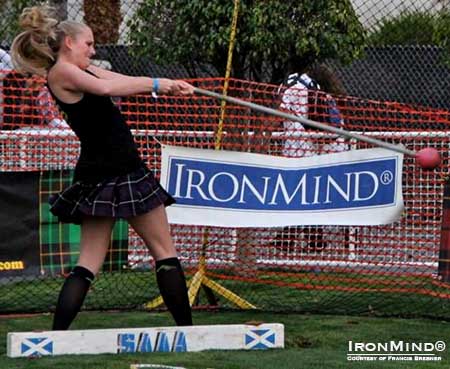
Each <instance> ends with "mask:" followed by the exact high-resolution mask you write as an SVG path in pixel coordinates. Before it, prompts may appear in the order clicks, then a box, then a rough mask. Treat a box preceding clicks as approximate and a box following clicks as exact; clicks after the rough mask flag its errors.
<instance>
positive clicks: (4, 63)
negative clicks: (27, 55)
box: [0, 49, 13, 73]
mask: <svg viewBox="0 0 450 369" xmlns="http://www.w3.org/2000/svg"><path fill="white" fill-rule="evenodd" d="M11 69H13V65H12V61H11V56H9V54H8V53H7V52H6V51H5V50H3V49H0V73H4V72H5V71H9V70H11Z"/></svg>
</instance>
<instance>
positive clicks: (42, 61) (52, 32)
mask: <svg viewBox="0 0 450 369" xmlns="http://www.w3.org/2000/svg"><path fill="white" fill-rule="evenodd" d="M53 14H54V9H53V8H51V7H48V6H33V7H30V8H25V9H24V10H23V11H22V14H21V16H20V18H19V22H20V27H21V28H22V29H23V32H21V33H19V34H18V35H17V36H16V37H15V39H14V41H13V43H12V46H11V58H12V61H13V65H14V68H15V69H16V70H17V71H19V72H21V73H25V74H37V75H40V76H46V74H47V71H48V70H49V69H50V67H51V66H53V64H55V62H56V57H57V54H58V52H59V49H60V46H61V43H62V41H63V39H64V37H65V36H70V37H73V38H75V37H76V36H77V35H78V34H79V33H81V31H82V30H83V29H85V28H86V27H87V26H86V25H85V24H83V23H79V22H74V21H69V20H65V21H62V22H58V20H57V19H56V18H54V17H53Z"/></svg>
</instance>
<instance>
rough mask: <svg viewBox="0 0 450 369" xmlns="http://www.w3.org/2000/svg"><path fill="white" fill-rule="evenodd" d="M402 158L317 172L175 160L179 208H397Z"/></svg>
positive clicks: (172, 186) (171, 187)
mask: <svg viewBox="0 0 450 369" xmlns="http://www.w3.org/2000/svg"><path fill="white" fill-rule="evenodd" d="M396 168H397V162H396V158H387V159H386V158H383V159H379V160H370V161H364V162H361V161H355V162H350V163H343V164H333V165H322V166H317V167H311V168H299V169H292V168H288V169H286V168H273V167H261V166H254V165H243V164H233V163H219V162H216V161H208V160H193V159H188V160H187V159H185V158H171V160H170V166H169V181H168V191H169V192H170V193H171V194H172V196H174V197H175V198H176V200H177V203H178V204H182V205H189V206H209V207H220V208H230V209H250V210H263V209H264V210H286V211H290V210H291V211H292V210H293V211H298V210H309V211H311V210H325V211H326V210H336V209H350V208H363V207H370V206H377V207H378V206H386V205H392V204H393V203H394V201H395V196H396V191H397V188H396V179H397V178H396V177H397V172H396Z"/></svg>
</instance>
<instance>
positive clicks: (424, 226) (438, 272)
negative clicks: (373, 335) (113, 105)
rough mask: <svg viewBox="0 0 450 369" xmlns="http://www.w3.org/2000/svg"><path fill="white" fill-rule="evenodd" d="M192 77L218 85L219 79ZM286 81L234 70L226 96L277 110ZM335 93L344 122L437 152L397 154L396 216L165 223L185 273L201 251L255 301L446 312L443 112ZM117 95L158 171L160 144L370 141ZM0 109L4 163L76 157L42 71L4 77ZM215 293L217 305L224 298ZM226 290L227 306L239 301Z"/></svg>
mask: <svg viewBox="0 0 450 369" xmlns="http://www.w3.org/2000/svg"><path fill="white" fill-rule="evenodd" d="M192 83H194V84H195V85H197V86H198V87H201V88H203V89H208V90H212V91H215V92H218V93H222V86H223V80H222V79H220V78H211V79H199V80H193V81H192ZM284 91H285V89H284V88H280V86H275V85H268V84H262V83H255V82H250V81H243V80H233V79H232V80H230V87H229V90H228V95H230V96H233V97H238V98H241V99H244V100H246V101H250V102H253V103H257V104H261V105H264V106H268V107H271V108H275V109H277V108H279V107H280V104H281V101H282V94H283V92H284ZM335 100H336V102H337V106H338V107H339V110H340V112H341V114H342V118H343V121H344V127H345V129H346V130H349V131H354V132H358V133H363V134H367V135H370V136H371V137H374V138H378V139H381V140H385V141H386V142H390V143H395V144H403V145H404V146H405V147H406V148H408V149H410V150H414V151H418V150H420V149H422V148H425V147H435V148H437V149H438V150H439V151H440V152H441V153H442V155H443V161H442V164H441V166H440V167H439V168H438V169H437V170H435V171H424V170H422V169H420V168H419V167H418V166H417V165H416V163H415V161H414V159H413V158H411V157H405V158H404V165H403V195H404V202H405V213H404V215H403V217H402V218H401V220H400V221H398V222H396V223H394V224H389V225H383V226H371V227H368V226H346V227H344V226H339V227H338V226H322V227H302V226H298V227H285V228H258V229H230V228H219V227H218V228H210V229H208V231H207V232H206V231H205V229H204V227H193V226H189V225H186V226H178V225H177V226H173V227H172V233H173V237H174V240H175V243H176V245H177V248H178V250H179V253H180V256H181V258H182V260H183V263H184V264H185V265H186V266H187V271H188V273H187V274H188V276H189V275H190V276H192V275H194V273H196V271H198V265H199V261H202V262H203V261H204V262H205V264H204V266H201V267H202V268H204V269H203V270H204V271H205V273H206V275H207V276H208V277H209V278H211V279H213V280H215V281H216V282H220V283H221V284H223V285H225V286H227V288H230V289H232V290H233V291H234V292H235V293H236V294H238V295H240V296H241V297H244V298H245V299H246V300H248V301H251V302H252V303H253V304H254V305H255V306H257V307H261V308H269V309H277V310H287V311H289V310H298V309H300V310H305V311H324V312H334V311H339V312H353V311H356V312H374V313H376V312H381V313H385V314H421V315H438V316H444V317H447V318H448V317H449V314H448V312H447V313H445V309H444V308H443V306H444V303H445V306H447V307H448V301H447V300H448V299H449V298H450V272H449V270H450V269H449V266H448V264H449V260H448V257H445V256H442V255H447V254H445V250H444V251H443V250H442V249H445V247H446V246H445V245H443V246H442V247H441V238H442V234H441V233H442V232H441V227H442V224H443V193H444V184H445V177H446V176H447V171H448V156H447V148H448V146H449V141H450V135H449V134H448V133H449V131H450V114H449V113H448V112H447V111H442V110H437V109H431V108H426V107H420V106H407V105H404V104H399V103H396V102H385V101H371V100H367V99H359V98H356V97H349V96H335ZM320 101H324V100H321V99H318V100H317V101H316V105H315V106H312V105H311V103H310V102H309V103H308V104H310V105H309V106H308V118H309V119H312V120H317V121H320V122H326V121H327V116H326V115H327V110H326V106H324V105H322V106H320ZM117 103H118V105H119V106H120V109H121V111H122V112H123V113H124V114H125V116H126V118H127V120H128V122H129V124H130V127H131V128H132V130H133V133H134V136H135V139H136V142H137V145H138V147H139V150H140V152H141V154H142V156H143V157H144V159H145V160H146V162H147V163H148V165H149V166H150V167H151V168H152V169H154V170H155V173H156V174H157V175H159V169H160V148H161V146H160V145H161V144H170V145H181V146H188V147H196V148H205V149H206V148H207V149H214V148H215V146H216V144H217V143H220V149H222V150H233V151H243V152H255V153H263V154H269V155H275V156H283V155H287V154H288V155H290V156H308V155H320V154H324V153H328V152H333V151H336V150H337V151H338V150H341V149H342V147H343V148H344V149H345V150H355V149H361V148H367V147H368V146H369V145H367V144H365V143H361V142H357V141H356V140H345V142H344V143H342V141H336V140H337V139H338V137H336V136H335V135H333V134H328V133H326V132H319V131H315V130H305V131H304V132H302V133H300V134H298V133H297V134H292V132H291V131H289V130H287V129H286V125H285V122H283V120H282V119H280V118H277V117H273V116H268V115H265V114H262V113H259V112H256V111H252V110H250V109H248V108H245V107H241V106H235V105H230V104H227V105H226V110H225V115H224V121H223V132H222V134H221V135H220V136H218V132H219V131H220V130H219V122H220V117H221V102H220V101H218V100H216V99H213V98H209V97H204V96H192V97H164V96H159V97H157V98H155V97H152V96H151V95H145V96H144V95H140V96H131V97H123V98H120V99H117ZM317 105H319V106H317ZM1 110H2V119H1V120H0V121H1V124H0V129H1V130H0V169H1V170H2V171H31V170H51V169H61V168H64V169H66V168H73V167H74V165H75V163H76V160H77V156H78V153H79V144H78V140H77V139H76V137H75V136H74V134H73V133H72V132H71V131H70V129H69V128H68V127H67V126H66V125H65V123H64V121H63V119H62V117H61V116H60V115H59V113H58V112H57V109H56V108H55V106H53V105H52V100H51V98H49V96H48V91H46V90H45V84H44V83H43V81H39V80H26V79H23V78H22V79H20V78H18V77H17V76H16V77H15V80H13V81H10V82H6V83H5V81H3V96H2V102H1ZM86 124H89V125H95V122H86ZM289 140H290V141H296V140H297V141H302V142H303V141H307V142H309V143H311V144H308V145H307V147H303V146H302V149H301V150H298V152H294V153H292V155H291V154H289V153H287V151H286V142H287V141H289ZM336 142H338V144H336ZM339 145H341V146H339ZM342 145H344V146H342ZM444 223H445V222H444ZM129 232H130V233H129V235H130V246H129V250H128V269H129V270H135V271H139V270H145V269H146V268H148V265H149V262H150V263H151V262H152V260H151V258H150V256H149V254H148V252H147V251H146V249H145V247H144V246H143V244H142V241H141V240H140V239H139V238H138V237H137V235H135V234H134V232H133V231H132V230H130V231H129ZM205 235H206V236H205ZM444 235H445V233H444ZM55 252H57V251H55ZM440 252H441V257H440ZM202 257H204V259H202ZM202 265H203V264H202ZM111 288H115V287H111ZM283 291H284V292H283ZM289 291H291V292H289ZM292 291H297V292H292ZM296 293H299V295H296ZM224 295H225V301H224V302H223V304H224V306H228V305H227V304H228V303H229V301H228V302H227V301H226V297H227V296H226V293H225V294H224ZM229 300H230V301H231V302H232V304H231V306H234V305H233V302H236V301H235V300H233V298H230V299H229ZM208 301H209V300H208ZM411 301H413V302H414V304H412V303H411V304H410V302H411ZM299 302H302V303H299ZM209 303H210V304H211V301H209ZM396 309H397V310H396Z"/></svg>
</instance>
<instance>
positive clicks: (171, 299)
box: [156, 258, 192, 325]
mask: <svg viewBox="0 0 450 369" xmlns="http://www.w3.org/2000/svg"><path fill="white" fill-rule="evenodd" d="M156 281H157V282H158V287H159V291H160V292H161V296H162V298H163V300H164V303H165V304H166V306H167V308H168V309H169V311H170V313H171V314H172V316H173V318H174V320H175V323H176V324H177V325H192V314H191V306H190V305H189V297H188V294H187V288H186V279H185V278H184V273H183V269H182V267H181V264H180V261H179V260H178V258H168V259H163V260H157V261H156Z"/></svg>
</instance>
